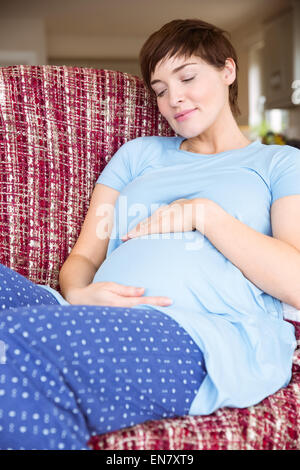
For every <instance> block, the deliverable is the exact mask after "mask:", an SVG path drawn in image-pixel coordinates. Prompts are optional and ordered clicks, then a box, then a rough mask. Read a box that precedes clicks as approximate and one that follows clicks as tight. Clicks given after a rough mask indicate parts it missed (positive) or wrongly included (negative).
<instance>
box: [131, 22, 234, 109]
mask: <svg viewBox="0 0 300 470" xmlns="http://www.w3.org/2000/svg"><path fill="white" fill-rule="evenodd" d="M224 34H229V33H228V32H227V31H225V30H222V29H220V28H218V27H217V26H214V25H212V24H210V23H206V22H205V21H202V20H199V19H190V20H189V19H188V20H173V21H171V22H170V23H167V24H165V25H164V26H162V27H161V28H160V29H159V30H158V31H155V32H154V33H153V34H151V36H149V38H148V39H147V41H146V42H145V43H144V45H143V46H142V49H141V51H140V54H139V62H140V67H141V72H142V77H143V80H144V83H145V85H146V87H147V88H148V90H149V92H150V93H151V94H152V95H153V94H154V91H153V89H152V87H151V83H150V82H151V74H152V73H153V72H154V70H155V67H156V65H157V64H158V62H160V61H161V60H162V59H163V58H167V57H168V58H170V57H173V56H185V57H190V56H191V55H196V56H198V57H201V59H203V60H204V61H205V62H206V63H207V64H209V65H213V66H215V67H216V68H218V69H223V68H224V66H225V61H226V59H227V58H232V59H233V60H234V62H235V65H236V79H235V81H234V82H233V83H232V84H231V85H230V86H229V103H230V108H231V111H232V113H233V114H234V115H235V116H237V115H239V114H241V112H240V109H239V107H238V103H237V97H238V82H237V73H238V61H237V54H236V51H235V49H234V47H233V46H232V44H231V42H230V41H229V40H228V39H227V38H226V37H225V35H224Z"/></svg>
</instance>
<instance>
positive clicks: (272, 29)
mask: <svg viewBox="0 0 300 470" xmlns="http://www.w3.org/2000/svg"><path fill="white" fill-rule="evenodd" d="M0 7H1V9H0V11H1V17H0V66H1V67H6V66H10V65H17V64H23V65H60V66H61V65H67V66H76V67H89V68H97V69H110V70H119V71H121V72H127V73H130V74H133V75H137V76H140V70H139V64H138V53H139V50H140V48H141V46H142V44H143V43H144V41H145V40H146V39H147V37H148V36H149V35H150V34H151V33H152V32H153V31H155V30H157V29H159V28H160V27H161V26H162V25H163V24H165V23H167V22H169V21H171V20H172V19H177V18H181V19H186V18H201V19H202V20H204V21H207V22H209V23H214V24H215V25H217V26H219V27H221V28H223V29H225V30H227V31H228V32H229V33H230V38H231V42H232V43H233V45H234V47H235V48H236V51H237V54H238V57H239V76H238V78H239V106H240V109H241V111H242V115H241V116H240V117H239V118H238V119H237V121H238V124H239V126H240V128H241V130H242V131H243V133H245V135H247V137H249V138H250V139H251V140H254V139H256V138H260V139H261V140H262V141H263V142H264V143H279V144H284V143H288V144H290V145H295V146H299V144H300V141H299V140H298V139H300V0H209V1H207V0H0ZM299 147H300V146H299Z"/></svg>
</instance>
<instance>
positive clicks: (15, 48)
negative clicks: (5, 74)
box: [0, 18, 47, 67]
mask: <svg viewBox="0 0 300 470" xmlns="http://www.w3.org/2000/svg"><path fill="white" fill-rule="evenodd" d="M15 64H20V65H26V64H27V65H45V64H47V51H46V31H45V25H44V21H43V20H41V19H11V18H10V19H3V18H2V19H0V66H2V67H3V66H7V65H15Z"/></svg>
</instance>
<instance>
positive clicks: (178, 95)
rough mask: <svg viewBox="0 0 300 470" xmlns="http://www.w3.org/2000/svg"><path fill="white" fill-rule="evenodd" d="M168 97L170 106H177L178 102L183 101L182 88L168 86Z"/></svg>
mask: <svg viewBox="0 0 300 470" xmlns="http://www.w3.org/2000/svg"><path fill="white" fill-rule="evenodd" d="M168 97H169V104H170V106H172V107H177V106H178V103H181V102H182V101H183V94H182V90H180V89H178V88H174V87H173V88H171V87H170V88H169V90H168Z"/></svg>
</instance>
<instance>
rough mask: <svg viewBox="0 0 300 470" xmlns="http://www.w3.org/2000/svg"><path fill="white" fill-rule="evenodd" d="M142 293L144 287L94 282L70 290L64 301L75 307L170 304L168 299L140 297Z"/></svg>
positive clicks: (170, 301) (162, 305)
mask: <svg viewBox="0 0 300 470" xmlns="http://www.w3.org/2000/svg"><path fill="white" fill-rule="evenodd" d="M144 291H145V288H144V287H142V288H137V287H133V286H124V285H123V284H118V283H116V282H95V283H92V284H89V285H87V286H86V287H77V288H74V289H72V290H71V291H70V292H69V293H68V296H67V298H66V300H67V301H68V302H69V303H70V304H75V305H103V306H112V307H133V306H135V305H140V304H150V305H159V306H161V307H167V306H168V305H171V304H172V300H171V299H169V298H168V297H158V296H157V297H142V295H143V293H144Z"/></svg>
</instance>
